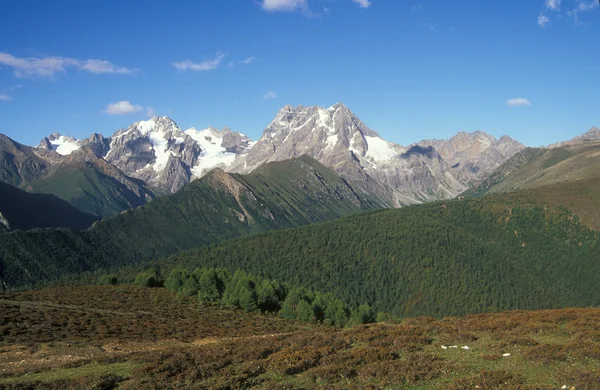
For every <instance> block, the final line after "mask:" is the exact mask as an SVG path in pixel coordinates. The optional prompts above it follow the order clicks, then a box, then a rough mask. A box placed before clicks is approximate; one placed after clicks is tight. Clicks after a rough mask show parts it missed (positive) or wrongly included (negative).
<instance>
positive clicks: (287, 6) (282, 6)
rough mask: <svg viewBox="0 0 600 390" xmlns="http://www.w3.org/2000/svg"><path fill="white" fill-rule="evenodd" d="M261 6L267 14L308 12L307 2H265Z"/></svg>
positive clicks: (269, 0)
mask: <svg viewBox="0 0 600 390" xmlns="http://www.w3.org/2000/svg"><path fill="white" fill-rule="evenodd" d="M261 6H262V8H263V9H264V10H265V11H267V12H292V11H298V10H308V4H307V2H306V0H263V1H262V4H261Z"/></svg>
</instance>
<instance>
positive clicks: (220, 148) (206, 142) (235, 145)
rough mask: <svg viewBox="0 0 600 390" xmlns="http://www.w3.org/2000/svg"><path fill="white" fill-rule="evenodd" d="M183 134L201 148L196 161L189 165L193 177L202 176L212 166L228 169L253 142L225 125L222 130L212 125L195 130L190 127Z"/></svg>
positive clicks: (212, 167)
mask: <svg viewBox="0 0 600 390" xmlns="http://www.w3.org/2000/svg"><path fill="white" fill-rule="evenodd" d="M185 134H186V135H188V136H189V137H190V138H191V139H192V140H194V142H196V143H197V144H198V145H199V146H200V149H201V150H202V153H201V154H200V156H199V159H198V163H197V164H195V165H194V166H191V172H192V177H193V178H198V177H201V176H204V175H205V174H206V173H208V172H209V171H210V170H211V169H214V168H221V169H226V170H229V168H230V167H231V165H232V164H233V162H234V160H235V158H236V157H237V156H238V155H240V154H241V153H243V152H244V151H246V150H247V149H248V148H250V147H251V146H252V144H253V142H252V141H250V139H249V138H248V137H246V136H245V135H244V134H241V133H236V132H234V131H231V130H230V129H228V128H227V127H225V128H223V130H218V129H215V128H214V127H209V128H207V129H204V130H196V129H195V128H193V127H192V128H190V129H188V130H186V131H185Z"/></svg>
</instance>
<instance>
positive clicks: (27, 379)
mask: <svg viewBox="0 0 600 390" xmlns="http://www.w3.org/2000/svg"><path fill="white" fill-rule="evenodd" d="M138 366H139V365H137V364H133V363H128V362H122V363H112V364H100V363H91V364H86V365H84V366H81V367H72V368H61V369H56V370H49V371H43V372H38V373H32V374H30V373H27V374H24V375H19V376H11V377H7V378H0V385H14V384H26V383H40V382H41V383H51V382H59V381H66V382H69V381H76V380H78V379H81V378H85V379H86V380H87V381H89V382H93V381H95V380H97V379H100V378H108V377H115V378H121V379H125V378H128V377H130V376H131V373H132V372H133V370H134V369H135V368H137V367H138Z"/></svg>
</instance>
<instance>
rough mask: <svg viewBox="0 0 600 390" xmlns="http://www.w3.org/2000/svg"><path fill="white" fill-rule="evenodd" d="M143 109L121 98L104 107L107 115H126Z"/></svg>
mask: <svg viewBox="0 0 600 390" xmlns="http://www.w3.org/2000/svg"><path fill="white" fill-rule="evenodd" d="M143 110H144V107H142V106H140V105H137V104H131V103H129V101H127V100H121V101H120V102H116V103H110V104H108V105H107V106H106V108H105V109H104V112H106V113H107V114H108V115H127V114H134V113H136V112H141V111H143Z"/></svg>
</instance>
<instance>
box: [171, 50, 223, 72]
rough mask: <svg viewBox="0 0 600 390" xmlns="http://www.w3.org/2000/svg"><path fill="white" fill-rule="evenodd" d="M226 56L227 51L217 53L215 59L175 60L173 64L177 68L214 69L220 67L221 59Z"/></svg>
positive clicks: (184, 69) (183, 69)
mask: <svg viewBox="0 0 600 390" xmlns="http://www.w3.org/2000/svg"><path fill="white" fill-rule="evenodd" d="M223 58H225V53H217V57H216V58H215V59H213V60H208V61H203V62H192V61H189V60H187V61H181V62H173V66H174V67H175V68H177V70H181V71H186V70H193V71H208V70H214V69H217V68H218V67H219V64H221V61H222V60H223Z"/></svg>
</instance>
